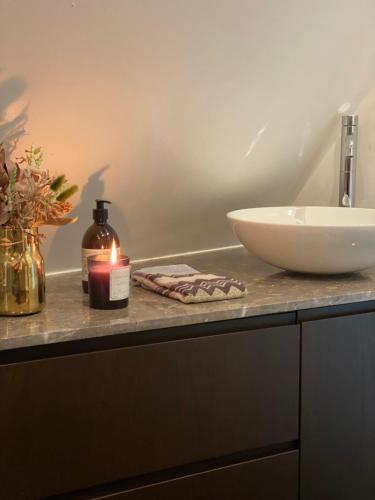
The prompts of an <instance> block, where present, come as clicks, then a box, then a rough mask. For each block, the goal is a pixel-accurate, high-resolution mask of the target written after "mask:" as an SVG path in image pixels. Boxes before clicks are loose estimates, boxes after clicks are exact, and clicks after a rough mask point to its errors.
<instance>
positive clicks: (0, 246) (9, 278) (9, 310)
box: [0, 227, 45, 316]
mask: <svg viewBox="0 0 375 500" xmlns="http://www.w3.org/2000/svg"><path fill="white" fill-rule="evenodd" d="M44 304H45V273H44V263H43V257H42V255H41V254H40V252H39V239H38V230H37V229H18V228H10V227H0V315H3V316H22V315H25V314H34V313H37V312H40V311H41V310H42V309H43V307H44Z"/></svg>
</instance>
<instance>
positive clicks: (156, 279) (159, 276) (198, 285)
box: [132, 266, 247, 304]
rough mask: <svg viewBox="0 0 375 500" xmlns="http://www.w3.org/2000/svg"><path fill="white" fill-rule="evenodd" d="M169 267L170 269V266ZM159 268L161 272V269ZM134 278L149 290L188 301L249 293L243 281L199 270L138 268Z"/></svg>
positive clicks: (231, 296)
mask: <svg viewBox="0 0 375 500" xmlns="http://www.w3.org/2000/svg"><path fill="white" fill-rule="evenodd" d="M165 267H166V268H167V269H168V266H165ZM181 267H183V266H181ZM155 270H157V271H159V270H160V268H155ZM192 271H195V270H193V269H192ZM132 279H133V282H134V283H135V284H138V285H141V286H142V287H143V288H145V289H146V290H151V291H153V292H156V293H158V294H160V295H163V296H165V297H170V298H171V299H176V300H179V301H181V302H184V303H185V304H189V303H194V302H208V301H213V300H225V299H236V298H239V297H243V296H244V295H245V294H246V293H247V291H246V287H245V285H244V284H243V283H242V282H241V281H239V280H236V279H233V278H226V277H225V276H217V275H216V274H203V273H199V272H198V271H195V272H193V273H173V274H168V273H165V272H164V273H161V272H152V268H147V269H146V270H145V269H140V270H139V271H134V272H133V274H132Z"/></svg>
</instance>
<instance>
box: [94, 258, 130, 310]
mask: <svg viewBox="0 0 375 500" xmlns="http://www.w3.org/2000/svg"><path fill="white" fill-rule="evenodd" d="M87 262H88V288H89V303H90V307H93V308H94V309H120V308H123V307H126V306H127V305H128V301H129V280H130V269H129V257H127V256H126V255H118V256H117V257H116V261H115V262H113V260H112V261H111V256H110V255H93V256H90V257H88V259H87Z"/></svg>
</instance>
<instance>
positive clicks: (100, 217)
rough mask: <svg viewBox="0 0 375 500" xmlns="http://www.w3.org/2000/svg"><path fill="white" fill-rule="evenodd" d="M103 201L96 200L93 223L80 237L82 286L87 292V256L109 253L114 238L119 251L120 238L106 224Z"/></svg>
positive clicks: (106, 217) (106, 213) (106, 215)
mask: <svg viewBox="0 0 375 500" xmlns="http://www.w3.org/2000/svg"><path fill="white" fill-rule="evenodd" d="M105 203H111V202H110V201H107V200H96V208H94V210H93V211H92V214H93V218H94V224H92V225H91V226H90V227H89V228H88V229H87V231H86V232H85V234H84V236H83V239H82V288H83V291H84V292H85V293H87V292H88V288H89V287H88V268H87V257H89V256H90V255H99V254H101V255H103V254H107V255H110V254H111V247H112V242H113V240H115V243H116V246H117V249H118V253H120V240H119V237H118V236H117V233H116V231H115V230H114V229H113V228H112V227H111V226H110V225H109V224H107V220H108V210H107V209H106V208H105V205H104V204H105Z"/></svg>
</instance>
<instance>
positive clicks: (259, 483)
mask: <svg viewBox="0 0 375 500" xmlns="http://www.w3.org/2000/svg"><path fill="white" fill-rule="evenodd" d="M95 499H96V500H99V499H100V500H102V499H103V500H104V499H108V500H218V499H220V500H297V499H298V451H291V452H289V453H283V454H280V455H275V456H273V457H267V458H261V459H259V460H251V461H249V462H244V463H241V464H235V465H231V466H228V467H223V468H220V469H214V470H211V471H208V472H203V473H201V474H194V475H191V476H188V477H183V478H179V479H175V480H172V481H165V482H162V483H159V484H151V485H149V486H145V487H141V488H135V489H132V490H129V491H126V492H123V493H113V494H108V495H105V496H95Z"/></svg>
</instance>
